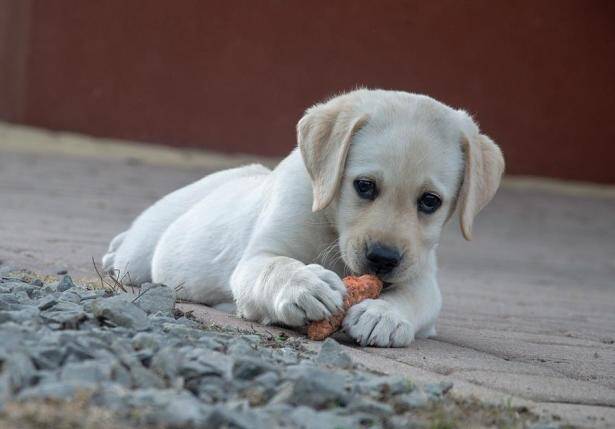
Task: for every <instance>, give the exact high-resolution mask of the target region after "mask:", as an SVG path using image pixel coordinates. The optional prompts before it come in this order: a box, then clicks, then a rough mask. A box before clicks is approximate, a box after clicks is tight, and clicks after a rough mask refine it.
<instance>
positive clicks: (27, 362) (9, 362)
mask: <svg viewBox="0 0 615 429" xmlns="http://www.w3.org/2000/svg"><path fill="white" fill-rule="evenodd" d="M2 360H3V361H4V362H3V364H2V371H3V372H6V373H7V374H8V380H9V383H10V386H11V388H12V389H13V391H19V390H21V389H23V388H25V387H28V386H29V385H30V384H32V382H33V381H34V378H35V376H36V374H35V373H36V367H35V366H34V364H33V363H32V360H31V359H30V357H29V356H28V355H26V354H25V353H23V352H13V353H10V354H9V355H8V356H6V357H5V358H4V359H2Z"/></svg>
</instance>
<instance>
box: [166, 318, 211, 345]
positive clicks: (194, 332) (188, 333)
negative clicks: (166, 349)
mask: <svg viewBox="0 0 615 429" xmlns="http://www.w3.org/2000/svg"><path fill="white" fill-rule="evenodd" d="M162 331H163V332H164V333H166V334H171V335H172V336H173V337H176V338H181V339H188V340H197V339H199V338H201V336H202V335H203V331H201V330H200V329H195V328H191V327H189V326H185V325H181V324H177V323H175V321H173V322H165V323H163V324H162Z"/></svg>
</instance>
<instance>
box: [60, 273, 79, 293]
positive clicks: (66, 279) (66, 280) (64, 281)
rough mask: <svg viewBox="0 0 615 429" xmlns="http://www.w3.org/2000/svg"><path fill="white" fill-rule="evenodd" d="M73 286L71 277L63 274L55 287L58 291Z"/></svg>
mask: <svg viewBox="0 0 615 429" xmlns="http://www.w3.org/2000/svg"><path fill="white" fill-rule="evenodd" d="M73 287H75V283H73V279H72V278H71V277H70V276H69V275H65V276H63V277H62V278H61V279H60V281H59V282H58V286H57V287H56V290H57V291H58V292H64V291H67V290H69V289H71V288H73Z"/></svg>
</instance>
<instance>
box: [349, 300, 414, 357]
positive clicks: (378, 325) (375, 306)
mask: <svg viewBox="0 0 615 429" xmlns="http://www.w3.org/2000/svg"><path fill="white" fill-rule="evenodd" d="M343 327H344V330H345V331H346V333H347V334H348V335H350V336H351V337H352V338H354V340H355V341H356V342H358V343H359V344H361V345H362V346H375V347H405V346H407V345H409V344H410V343H411V342H412V340H413V339H414V326H413V325H412V324H411V323H410V321H409V320H407V319H406V318H404V317H402V316H401V315H400V314H399V313H397V312H396V311H394V310H393V309H392V308H391V306H390V305H389V304H387V303H386V302H385V301H383V300H381V299H367V300H365V301H363V302H361V303H359V304H357V305H353V306H352V307H350V310H348V314H347V315H346V318H345V319H344V322H343Z"/></svg>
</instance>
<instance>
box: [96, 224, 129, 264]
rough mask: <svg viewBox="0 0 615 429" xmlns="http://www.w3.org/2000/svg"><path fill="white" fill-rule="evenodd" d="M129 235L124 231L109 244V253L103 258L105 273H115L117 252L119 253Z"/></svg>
mask: <svg viewBox="0 0 615 429" xmlns="http://www.w3.org/2000/svg"><path fill="white" fill-rule="evenodd" d="M127 233H128V231H124V232H122V233H120V234H118V235H116V236H115V238H113V240H111V243H110V244H109V248H108V249H107V253H105V256H103V258H102V270H103V273H112V272H113V270H114V263H115V252H116V251H117V249H119V247H120V246H121V245H122V243H123V242H124V238H125V237H126V234H127Z"/></svg>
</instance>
